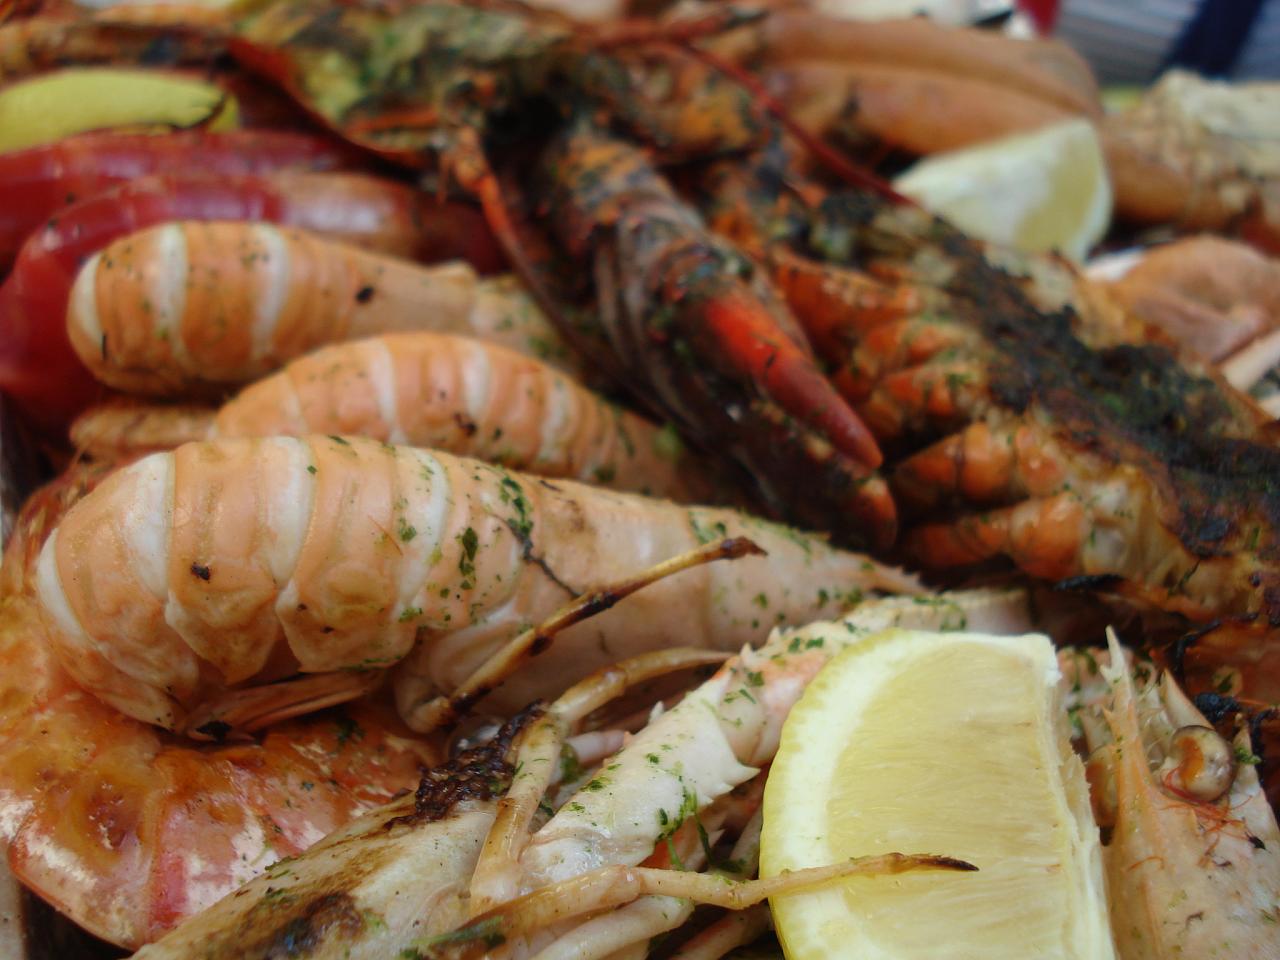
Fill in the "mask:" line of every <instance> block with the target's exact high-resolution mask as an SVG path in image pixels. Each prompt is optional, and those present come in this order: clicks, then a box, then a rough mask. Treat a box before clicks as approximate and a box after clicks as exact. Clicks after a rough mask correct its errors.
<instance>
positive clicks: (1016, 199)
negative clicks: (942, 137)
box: [893, 120, 1112, 261]
mask: <svg viewBox="0 0 1280 960" xmlns="http://www.w3.org/2000/svg"><path fill="white" fill-rule="evenodd" d="M893 185H894V186H895V187H896V188H897V189H898V190H899V191H901V192H902V193H904V194H906V195H907V196H909V197H911V198H912V199H914V200H917V201H918V202H919V203H920V204H921V205H922V206H923V207H925V208H926V209H928V210H930V211H932V212H933V213H936V214H938V215H940V216H942V217H945V218H946V219H948V220H950V221H951V222H952V223H954V224H955V225H956V226H957V227H959V228H960V229H961V230H964V231H965V232H967V233H970V234H973V235H974V236H975V237H980V238H982V239H984V240H992V241H994V242H996V243H1002V244H1005V245H1007V246H1011V247H1014V248H1016V249H1018V250H1021V251H1023V252H1024V253H1043V252H1046V251H1050V250H1056V251H1058V252H1060V253H1063V254H1065V255H1066V256H1068V257H1071V258H1072V259H1073V260H1077V261H1080V260H1083V259H1084V258H1085V255H1086V254H1087V253H1088V252H1089V248H1090V247H1092V246H1093V245H1094V244H1095V243H1097V242H1098V241H1099V240H1100V239H1102V236H1103V235H1104V234H1105V233H1106V232H1107V227H1108V226H1109V225H1110V223H1111V205H1112V195H1111V181H1110V179H1109V178H1108V176H1107V164H1106V159H1105V158H1104V157H1103V154H1102V147H1101V145H1100V143H1099V141H1098V135H1097V133H1096V132H1095V131H1094V129H1093V125H1092V124H1091V123H1089V121H1087V120H1068V121H1066V122H1064V123H1058V124H1053V125H1052V126H1048V127H1042V128H1041V129H1039V130H1035V131H1033V132H1031V133H1022V134H1017V135H1015V136H1011V137H1002V138H1001V139H999V140H992V141H990V142H987V143H982V144H979V145H977V146H973V147H966V148H964V149H962V150H954V151H950V152H948V153H939V154H935V155H934V156H932V157H929V158H927V159H925V160H921V161H920V162H919V163H917V164H916V165H915V166H914V167H912V168H911V169H910V170H908V171H907V172H906V173H904V174H902V175H901V176H900V177H898V179H897V180H895V181H894V184H893Z"/></svg>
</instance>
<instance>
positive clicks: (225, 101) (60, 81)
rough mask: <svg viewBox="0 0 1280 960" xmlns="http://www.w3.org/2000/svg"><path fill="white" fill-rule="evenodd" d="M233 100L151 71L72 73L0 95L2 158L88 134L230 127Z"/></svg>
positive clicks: (208, 88)
mask: <svg viewBox="0 0 1280 960" xmlns="http://www.w3.org/2000/svg"><path fill="white" fill-rule="evenodd" d="M237 113H238V111H237V108H236V102H235V98H234V97H231V96H229V95H228V94H227V93H226V92H225V91H223V90H221V89H219V88H218V87H217V86H215V85H214V84H211V83H204V82H202V81H199V80H191V79H188V78H187V77H181V76H173V75H170V74H165V73H158V72H156V71H154V70H131V69H117V68H114V67H73V68H68V69H66V70H57V71H54V72H53V73H45V74H41V75H40V76H37V77H33V78H32V79H30V80H24V81H22V82H21V83H15V84H14V85H13V86H10V87H6V88H5V89H4V90H3V91H0V151H7V150H22V149H25V148H27V147H35V146H40V145H41V144H45V143H53V142H54V141H56V140H60V139H62V138H63V137H69V136H71V135H73V134H76V133H85V132H86V131H89V130H106V129H113V128H114V129H120V128H125V129H131V130H151V129H157V128H158V129H159V130H160V131H164V130H172V129H175V128H177V129H183V128H186V127H194V126H196V125H197V124H202V123H203V124H206V125H207V126H206V128H207V129H209V130H225V129H230V128H232V127H234V126H236V122H237Z"/></svg>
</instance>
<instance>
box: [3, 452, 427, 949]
mask: <svg viewBox="0 0 1280 960" xmlns="http://www.w3.org/2000/svg"><path fill="white" fill-rule="evenodd" d="M105 475H106V471H105V469H104V468H103V466H101V465H93V466H88V467H82V468H77V470H76V471H74V472H73V473H71V474H68V475H66V476H64V477H62V478H60V479H59V480H58V481H57V482H55V483H54V484H52V485H50V486H48V487H46V488H44V489H43V490H41V491H38V492H37V493H36V494H35V495H34V496H33V497H32V498H31V500H30V501H29V502H28V504H27V505H26V507H24V509H23V512H22V515H21V516H20V518H19V520H18V524H17V527H16V529H15V533H14V536H13V537H12V538H11V539H10V541H9V543H8V545H7V546H6V552H5V558H4V564H3V567H2V568H0V569H3V571H4V583H3V589H4V595H3V597H0V852H5V853H7V865H8V868H9V869H10V870H11V871H12V873H13V874H14V875H15V877H16V878H17V879H18V880H19V881H20V882H22V883H23V884H25V885H26V886H27V887H29V888H30V889H32V890H34V891H36V892H37V893H38V894H39V895H40V896H41V897H43V898H44V899H45V900H47V901H48V902H49V903H51V904H52V905H53V906H54V907H56V908H57V909H58V910H59V911H61V912H62V913H63V914H65V915H67V916H68V917H70V918H71V919H72V920H74V921H75V922H76V923H78V924H79V925H80V926H82V927H84V928H86V929H88V930H90V931H92V932H93V933H94V934H96V935H97V936H99V937H102V938H103V939H106V940H109V941H111V942H113V943H116V944H120V945H121V946H125V947H130V948H133V947H137V946H138V945H140V944H142V943H144V942H147V941H149V940H153V939H155V938H156V937H158V936H159V935H160V934H161V933H162V932H163V931H164V930H166V929H168V928H169V927H171V926H173V925H174V924H176V923H177V922H178V921H179V920H181V919H182V918H184V917H186V916H188V915H190V914H192V913H195V912H197V911H199V910H201V909H203V908H204V907H205V906H207V905H208V904H210V903H212V902H214V901H216V900H217V899H219V898H220V897H221V896H223V895H224V894H226V893H229V892H230V891H231V890H233V889H235V888H236V887H237V886H239V885H240V884H241V883H243V882H245V881H246V880H248V879H249V878H250V877H253V876H255V875H257V874H258V873H260V872H261V871H262V870H264V869H265V868H266V867H267V866H268V865H269V864H270V863H271V862H273V861H274V860H275V859H277V858H278V857H281V856H287V855H289V854H294V853H299V852H301V851H302V850H304V849H306V848H307V847H308V846H310V845H311V844H312V843H313V842H314V841H315V840H316V839H317V838H319V837H321V836H323V835H325V834H327V833H329V832H331V831H333V830H335V829H337V828H339V827H341V826H343V825H344V824H346V823H347V822H348V821H350V820H351V819H353V818H354V817H356V816H357V815H359V814H361V813H363V812H364V811H366V810H369V809H371V808H373V807H376V806H378V805H380V804H382V803H385V802H386V801H388V800H390V799H391V798H392V797H393V796H395V795H396V794H397V793H399V792H402V791H404V790H406V789H408V788H411V787H412V786H413V784H414V783H415V782H416V781H417V779H418V778H419V776H420V772H421V769H422V768H423V767H424V766H430V765H432V764H435V763H438V762H439V761H440V749H439V745H438V744H433V743H430V742H427V741H425V740H422V739H420V738H417V737H415V736H414V735H412V734H411V733H410V731H408V730H406V729H405V728H404V727H403V725H402V724H400V723H399V721H398V720H397V718H396V717H395V716H394V712H393V711H391V710H389V709H388V708H387V707H386V706H385V705H382V704H379V703H377V702H374V701H371V700H367V699H366V700H364V701H361V702H355V703H350V704H347V705H346V706H344V707H343V708H342V709H340V710H334V711H328V712H326V713H320V714H315V715H313V716H311V717H308V718H305V719H301V720H295V721H290V722H288V723H284V724H281V725H280V726H279V727H277V728H275V729H273V730H272V731H271V732H270V733H269V734H268V735H267V736H265V737H264V738H263V739H261V740H260V741H259V742H257V743H237V744H234V745H229V746H212V745H205V746H197V745H194V744H192V743H191V742H190V741H188V740H185V739H181V738H178V737H173V736H171V735H168V734H165V733H163V732H162V731H157V730H156V729H155V728H153V727H150V726H148V725H146V724H143V723H139V722H138V721H136V720H131V719H129V718H127V717H123V716H121V715H120V714H119V713H118V712H117V711H115V710H113V709H111V708H109V707H107V706H105V705H103V704H101V703H99V702H98V701H97V700H95V699H94V698H93V697H90V696H86V695H85V694H84V692H83V691H82V690H81V689H80V688H79V687H78V686H77V685H76V684H75V683H74V682H73V681H72V679H71V678H70V677H69V676H68V675H67V673H66V672H65V671H64V670H63V669H62V668H61V667H60V666H59V665H58V662H57V660H56V658H55V657H54V655H53V652H52V650H50V648H49V647H48V645H47V644H46V643H45V642H44V637H43V631H42V629H41V624H40V619H39V614H38V606H37V604H36V603H35V602H34V601H33V599H32V597H31V595H30V592H29V591H30V590H31V589H32V588H33V587H34V581H35V577H34V571H33V569H32V568H33V567H34V565H35V559H36V557H37V556H38V550H39V546H40V542H41V540H42V539H43V537H44V536H45V534H46V533H47V532H48V530H49V529H51V528H52V527H53V526H55V525H56V523H57V521H58V519H59V517H60V515H61V514H62V513H63V512H64V511H65V510H66V509H67V507H68V506H69V505H70V504H71V503H73V502H75V501H76V500H77V499H78V498H79V497H81V496H83V495H85V493H86V491H87V490H89V489H92V488H93V487H94V486H95V485H96V484H97V483H99V482H101V479H102V478H103V476H105Z"/></svg>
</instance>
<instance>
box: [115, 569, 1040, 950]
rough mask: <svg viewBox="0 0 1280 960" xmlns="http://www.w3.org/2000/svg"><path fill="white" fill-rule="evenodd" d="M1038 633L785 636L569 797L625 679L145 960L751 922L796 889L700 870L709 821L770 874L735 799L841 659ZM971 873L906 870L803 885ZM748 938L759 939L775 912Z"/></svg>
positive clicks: (602, 942)
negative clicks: (869, 640) (574, 741)
mask: <svg viewBox="0 0 1280 960" xmlns="http://www.w3.org/2000/svg"><path fill="white" fill-rule="evenodd" d="M739 565H740V564H739ZM1026 619H1027V606H1026V598H1025V596H1024V595H1023V594H1021V592H1019V591H1009V592H996V591H990V592H975V593H971V594H956V595H954V596H952V597H946V596H943V597H938V598H930V602H928V603H916V602H913V601H912V600H909V599H907V600H900V599H889V600H885V601H872V602H869V603H867V604H864V605H863V607H861V608H859V609H858V610H855V611H854V612H853V613H852V614H850V615H849V617H847V618H846V619H845V620H844V621H842V622H838V623H825V624H815V625H813V626H810V627H804V628H800V629H798V630H794V631H782V632H778V633H775V635H774V636H773V637H772V638H771V639H770V641H769V643H768V644H767V645H766V646H765V647H763V648H762V649H761V650H760V651H759V652H757V653H751V652H750V651H748V652H744V653H742V654H741V655H739V656H735V657H733V658H732V659H730V660H729V661H728V662H727V663H726V664H725V665H724V666H723V667H721V669H720V671H719V672H717V673H716V674H715V676H713V677H712V678H711V679H710V680H707V681H706V682H705V683H704V684H702V685H701V686H699V687H697V688H696V689H695V690H694V691H693V692H691V693H690V694H688V695H687V696H686V697H685V699H684V700H682V701H681V702H680V704H679V705H677V706H676V707H675V708H673V709H672V710H670V711H668V712H667V713H664V714H662V715H661V716H659V717H658V718H657V719H656V720H654V721H652V722H651V723H650V724H649V725H648V726H646V727H645V728H643V729H642V730H641V731H640V732H639V733H638V734H636V735H635V736H634V737H633V738H631V739H630V740H629V741H628V743H627V744H626V745H625V746H624V747H623V748H622V749H621V751H620V752H618V753H616V754H614V755H613V756H612V757H609V758H607V759H605V760H604V762H603V763H602V764H601V765H600V766H599V768H598V770H597V771H596V772H595V773H594V775H591V774H588V775H587V776H586V777H584V778H583V779H581V780H579V781H578V783H577V784H576V785H575V784H573V783H569V784H561V787H562V789H560V790H554V789H551V788H552V787H553V786H554V785H555V784H556V782H557V781H559V780H561V779H562V778H563V777H564V776H565V774H566V773H567V772H568V771H569V770H570V769H571V767H572V766H573V764H572V763H569V764H565V763H562V762H561V757H562V749H563V747H564V745H565V743H566V742H567V741H566V738H567V737H568V736H569V735H571V734H572V733H573V732H574V731H575V730H576V729H578V727H579V725H580V723H581V721H582V720H583V718H584V717H585V716H586V715H587V713H589V712H590V711H591V710H593V709H595V708H597V707H598V706H600V705H601V703H602V702H603V701H604V699H605V697H606V696H608V695H610V694H612V693H613V692H614V691H615V690H616V689H617V688H618V687H619V686H620V685H621V683H622V682H623V678H625V677H626V676H627V675H628V674H634V672H635V669H636V668H635V665H634V661H633V662H632V663H623V664H620V665H618V666H617V667H614V668H611V669H610V668H606V669H605V670H604V671H602V672H601V674H599V675H597V676H596V677H592V678H589V679H587V680H585V681H583V682H580V683H579V684H578V685H576V686H575V687H574V688H572V689H571V690H570V691H569V692H567V693H566V694H564V695H563V696H562V697H561V698H560V699H559V700H557V701H556V702H555V703H554V704H551V705H550V706H549V707H547V708H545V709H539V708H537V707H536V706H535V707H534V708H531V709H530V710H527V711H526V712H524V713H521V714H519V715H517V717H516V718H515V719H513V720H512V721H511V722H509V723H508V724H507V725H506V726H505V727H504V728H503V730H502V731H501V732H500V734H499V735H498V736H497V737H496V738H495V739H494V740H493V741H492V742H491V743H490V744H488V745H486V746H484V747H481V748H480V749H479V750H477V751H474V752H473V753H472V754H470V755H468V756H465V757H459V758H458V760H456V761H455V762H454V763H453V764H451V765H450V766H448V767H446V768H445V769H442V770H440V771H436V772H433V774H431V775H429V776H428V778H426V779H424V781H423V784H422V787H421V788H420V790H419V794H418V797H417V798H415V800H413V801H411V800H409V799H408V798H406V799H404V800H401V801H399V802H398V803H397V804H395V805H392V806H388V807H387V808H384V809H383V810H381V811H378V812H376V813H371V814H370V815H368V816H367V817H365V818H363V819H362V820H361V821H359V822H358V823H357V824H356V825H355V826H353V827H352V828H351V829H349V830H346V831H343V832H341V833H339V834H336V835H334V836H331V837H329V838H326V839H325V840H324V841H322V842H321V843H320V844H318V845H317V846H316V847H314V848H312V849H311V850H310V851H308V852H307V853H306V854H303V855H302V856H301V857H298V858H295V859H294V860H292V861H290V862H289V863H287V864H282V865H281V866H280V868H279V869H277V870H273V871H271V872H270V874H269V875H267V876H264V877H262V878H260V879H258V880H256V881H254V882H253V883H252V884H250V885H249V886H247V887H245V888H244V889H243V890H242V891H240V892H239V893H238V894H237V895H235V896H231V897H227V898H226V899H224V900H223V901H222V902H220V903H219V904H217V905H216V906H215V907H214V908H212V909H211V910H209V911H207V912H206V913H204V914H202V915H200V916H198V917H195V918H193V919H192V920H191V921H189V922H188V923H186V924H184V925H183V926H181V927H179V928H178V929H177V930H175V931H174V932H173V933H172V934H170V935H169V936H168V937H166V938H164V939H162V940H161V941H159V942H158V943H155V944H152V945H151V946H149V947H147V948H146V949H144V950H143V951H141V952H140V953H139V954H138V960H167V958H178V957H187V956H191V955H193V952H194V951H197V950H198V951H200V954H199V955H201V956H204V957H206V958H207V960H222V958H223V957H228V958H229V957H232V956H235V957H246V958H259V957H267V956H271V955H272V950H274V949H279V947H280V946H281V944H283V943H284V942H285V940H284V938H285V937H287V936H289V935H290V934H297V933H298V932H302V933H304V934H305V935H306V937H307V943H308V949H309V950H310V951H311V952H310V953H309V956H311V957H313V958H317V960H321V958H330V957H333V958H338V957H350V958H364V957H369V958H373V957H387V956H403V957H429V956H430V957H455V956H456V957H468V956H477V955H480V954H481V953H484V954H485V955H486V956H490V957H494V958H504V960H506V958H519V957H527V956H531V955H533V954H535V953H538V951H539V950H545V951H546V952H545V953H542V954H540V955H541V956H544V957H562V956H574V957H577V958H579V960H588V958H597V957H603V956H606V955H609V954H612V953H613V952H614V951H617V950H620V949H623V948H626V947H629V946H632V945H635V944H644V943H647V942H648V941H649V939H650V938H652V937H653V936H656V935H657V934H659V933H662V932H665V931H667V930H670V929H672V928H673V927H677V926H679V925H680V924H681V923H683V922H684V920H685V919H687V918H688V916H689V915H690V913H691V912H692V906H693V904H694V903H697V902H706V903H713V904H715V905H717V906H720V907H727V908H729V909H741V908H742V907H745V906H748V905H749V904H751V903H753V902H756V901H757V899H758V897H759V896H760V895H770V894H772V893H774V892H781V890H773V889H769V888H766V887H762V886H756V885H755V884H758V883H759V881H749V880H744V878H743V876H742V874H743V873H744V872H745V873H746V874H747V875H748V876H749V875H751V874H752V873H754V870H753V869H752V868H751V867H750V866H749V865H748V866H747V867H746V868H745V870H738V869H735V867H713V869H711V870H709V871H708V872H707V873H701V872H699V871H700V870H702V869H703V868H705V867H708V866H711V865H710V864H709V863H708V862H707V858H706V853H705V852H704V848H703V847H702V842H700V840H699V834H698V831H697V830H696V829H695V825H702V826H703V827H704V828H705V830H706V832H707V834H708V836H707V838H706V842H707V844H708V847H710V845H711V844H713V843H714V842H715V841H714V839H713V838H714V837H716V836H718V835H720V834H721V833H722V832H724V831H726V830H729V829H736V830H737V831H739V839H738V843H737V844H736V845H735V848H734V852H735V854H736V855H741V857H742V858H743V860H744V862H745V863H747V864H750V862H751V860H752V859H753V856H752V853H751V850H752V847H753V843H754V842H756V841H755V839H754V838H755V837H757V836H758V827H759V819H758V817H757V816H754V815H753V814H752V813H751V812H750V809H753V808H757V807H758V803H759V799H758V798H759V794H758V792H755V793H753V794H752V796H751V798H750V799H749V800H748V801H747V806H748V808H749V810H747V811H742V812H743V813H745V816H744V817H743V818H742V821H741V822H740V823H739V824H738V825H737V826H736V827H733V826H732V819H733V818H732V817H730V816H728V809H729V808H730V807H732V806H733V804H732V803H726V800H732V797H731V794H732V793H733V791H734V787H735V786H737V785H741V784H743V783H746V782H748V781H753V780H757V779H758V777H757V773H758V771H757V770H756V769H754V768H753V766H747V764H760V763H767V761H768V759H769V758H770V756H771V755H772V752H773V751H774V750H775V749H776V747H777V736H778V732H779V729H780V727H781V724H782V721H783V720H784V719H785V717H786V714H787V712H788V711H789V710H790V708H791V706H792V705H793V704H794V703H795V701H796V700H797V699H798V698H799V695H800V693H801V691H802V690H803V687H804V685H805V684H806V683H807V682H808V680H809V679H811V678H812V676H813V675H814V674H815V673H816V672H817V669H818V667H819V666H821V664H822V663H824V662H825V661H826V660H827V659H829V658H830V657H831V656H833V655H834V654H835V653H836V652H837V650H838V649H839V647H841V646H843V645H846V644H848V643H855V642H857V640H858V638H859V637H862V636H865V635H866V634H867V633H869V632H873V631H875V630H878V629H883V628H885V627H888V626H890V625H893V624H896V623H901V624H919V625H921V626H934V627H937V628H944V629H945V628H951V629H961V628H963V627H964V625H965V624H966V622H967V623H968V624H969V625H971V626H973V627H974V628H975V629H1001V628H1003V629H1006V630H1011V631H1015V632H1020V631H1021V630H1022V629H1023V628H1024V627H1025V624H1026ZM668 655H673V654H671V653H669V654H668ZM648 656H650V657H652V656H659V655H657V654H650V655H648ZM753 678H755V679H753ZM740 691H747V692H748V693H750V694H751V696H749V697H748V696H741V695H738V694H739V692H740ZM664 747H665V749H664ZM651 758H658V760H657V761H656V762H655V760H654V759H651ZM572 759H576V757H574V756H573V755H571V760H572ZM495 781H497V785H496V787H495ZM565 787H567V788H568V789H563V788H565ZM549 790H550V793H548V791H549ZM548 806H552V807H554V806H558V810H556V811H555V812H553V813H551V812H550V811H548V810H547V809H546V808H547V807H548ZM548 814H549V815H550V819H549V820H548V821H547V822H546V823H545V824H544V825H542V826H540V827H539V826H537V824H538V823H539V822H541V820H542V819H543V818H544V817H545V816H547V815H548ZM530 831H532V832H530ZM548 832H549V833H548ZM544 836H545V837H546V839H545V840H544ZM548 851H554V855H552V856H550V857H549V856H548ZM548 864H551V865H552V866H548ZM672 866H675V867H677V868H679V867H681V866H683V867H684V868H685V869H683V870H680V869H677V870H674V871H673V870H671V867H672ZM967 866H968V865H967V864H963V863H961V862H959V861H954V860H950V859H948V858H945V857H930V856H920V857H910V856H907V857H904V856H902V855H897V854H893V855H889V856H888V857H886V858H883V859H881V858H868V859H866V860H863V861H853V862H851V863H847V864H833V865H831V866H830V867H823V868H818V870H819V872H817V873H813V874H808V875H807V876H806V875H802V874H801V873H796V874H793V875H791V876H790V877H789V878H784V879H785V882H787V883H788V884H791V883H795V884H801V883H806V882H814V881H817V880H819V878H821V879H824V880H825V879H833V878H835V877H837V876H843V875H847V874H846V871H847V872H849V873H852V872H868V873H892V872H897V871H898V870H901V869H906V868H925V869H929V868H941V869H965V868H967ZM746 922H747V924H748V925H750V924H752V923H755V924H757V925H758V924H759V922H760V921H759V916H758V914H757V915H756V917H755V918H754V919H748V920H747V921H746ZM755 929H759V927H758V926H756V927H755ZM720 935H721V936H724V933H723V931H721V932H720Z"/></svg>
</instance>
